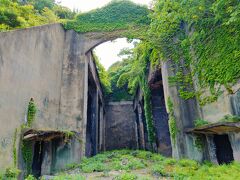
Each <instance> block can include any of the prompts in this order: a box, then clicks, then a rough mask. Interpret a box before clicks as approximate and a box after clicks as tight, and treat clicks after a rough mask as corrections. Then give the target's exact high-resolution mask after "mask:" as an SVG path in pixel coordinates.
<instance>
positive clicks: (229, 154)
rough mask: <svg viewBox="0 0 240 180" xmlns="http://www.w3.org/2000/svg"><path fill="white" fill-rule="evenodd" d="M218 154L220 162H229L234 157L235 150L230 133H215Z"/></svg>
mask: <svg viewBox="0 0 240 180" xmlns="http://www.w3.org/2000/svg"><path fill="white" fill-rule="evenodd" d="M214 143H215V147H216V156H217V160H218V163H219V164H229V163H231V162H232V161H233V160H234V158H233V150H232V146H231V143H230V141H229V137H228V135H214Z"/></svg>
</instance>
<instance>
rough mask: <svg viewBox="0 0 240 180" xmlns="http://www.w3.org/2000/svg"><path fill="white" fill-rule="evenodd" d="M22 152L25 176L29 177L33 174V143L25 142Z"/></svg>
mask: <svg viewBox="0 0 240 180" xmlns="http://www.w3.org/2000/svg"><path fill="white" fill-rule="evenodd" d="M21 151H22V157H23V160H24V163H25V168H26V172H25V175H29V174H31V173H32V161H33V152H32V143H31V142H30V141H23V142H22V145H21Z"/></svg>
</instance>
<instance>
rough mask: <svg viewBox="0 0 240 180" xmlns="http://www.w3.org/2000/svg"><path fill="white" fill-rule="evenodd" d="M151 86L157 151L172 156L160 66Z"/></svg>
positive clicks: (151, 81)
mask: <svg viewBox="0 0 240 180" xmlns="http://www.w3.org/2000/svg"><path fill="white" fill-rule="evenodd" d="M150 88H151V102H152V114H153V121H154V125H155V130H156V144H157V151H158V152H159V153H161V154H163V155H165V156H171V155H172V154H171V152H172V148H171V139H170V132H169V126H168V120H169V118H168V113H167V109H166V105H165V97H164V89H163V83H162V72H161V69H160V68H158V69H157V70H155V72H154V74H153V76H152V78H151V80H150Z"/></svg>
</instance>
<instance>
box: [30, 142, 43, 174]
mask: <svg viewBox="0 0 240 180" xmlns="http://www.w3.org/2000/svg"><path fill="white" fill-rule="evenodd" d="M43 147H44V142H42V141H37V142H35V145H34V153H33V162H32V174H33V175H34V176H35V177H37V178H38V177H40V176H41V174H42V173H41V170H42V162H43V153H44V151H43Z"/></svg>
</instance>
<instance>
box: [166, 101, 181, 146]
mask: <svg viewBox="0 0 240 180" xmlns="http://www.w3.org/2000/svg"><path fill="white" fill-rule="evenodd" d="M167 108H168V111H169V112H168V113H169V121H168V123H169V132H170V136H171V139H172V142H173V144H174V145H175V143H176V137H177V133H178V128H177V122H176V118H175V115H174V108H173V102H172V100H171V98H170V97H168V100H167Z"/></svg>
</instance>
